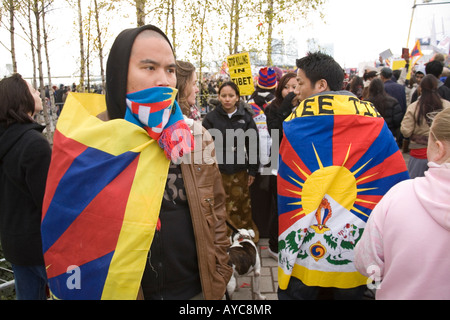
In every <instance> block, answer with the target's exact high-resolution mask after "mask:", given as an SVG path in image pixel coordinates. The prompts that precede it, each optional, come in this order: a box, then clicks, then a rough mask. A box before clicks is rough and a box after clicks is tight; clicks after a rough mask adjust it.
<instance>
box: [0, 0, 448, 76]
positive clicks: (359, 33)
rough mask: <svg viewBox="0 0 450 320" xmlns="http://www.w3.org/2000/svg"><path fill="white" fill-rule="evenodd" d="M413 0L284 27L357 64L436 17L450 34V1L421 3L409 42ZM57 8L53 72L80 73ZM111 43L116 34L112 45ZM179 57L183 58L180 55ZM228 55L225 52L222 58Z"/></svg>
mask: <svg viewBox="0 0 450 320" xmlns="http://www.w3.org/2000/svg"><path fill="white" fill-rule="evenodd" d="M57 1H62V0H57ZM437 2H443V1H442V0H439V1H438V0H433V2H432V3H437ZM444 2H445V1H444ZM422 3H423V0H417V4H422ZM413 4H414V0H328V3H327V5H326V6H325V10H324V14H325V21H326V22H324V21H323V20H320V19H319V17H318V16H314V15H311V16H310V17H308V22H309V23H308V26H307V27H304V28H297V27H296V26H292V28H288V30H287V31H286V30H285V31H284V33H285V34H286V35H290V34H289V32H292V33H293V34H294V36H295V37H296V38H297V40H298V43H299V56H303V55H304V53H305V52H306V50H307V47H306V40H307V39H308V38H315V39H317V41H318V42H319V44H320V45H327V44H333V47H334V57H335V59H336V60H337V61H338V62H339V63H340V64H341V66H342V67H347V68H350V67H358V65H359V63H361V62H365V61H374V60H376V59H377V58H378V55H379V53H381V52H382V51H384V50H386V49H390V50H391V51H392V52H393V53H394V55H397V56H400V55H401V50H402V47H405V46H407V45H408V47H409V48H410V49H412V47H413V46H414V42H415V39H416V37H425V36H429V35H430V33H431V29H432V21H433V18H434V21H435V29H436V32H437V35H438V38H439V37H440V36H441V34H442V32H443V30H444V31H445V33H446V34H447V35H450V14H449V12H450V4H442V5H431V6H418V7H417V8H416V10H415V13H414V19H413V26H412V29H411V36H410V41H409V43H408V44H407V38H408V31H409V25H410V21H411V14H412V6H413ZM57 12H58V14H57V15H56V16H53V17H52V19H56V20H57V26H56V27H54V29H53V34H52V35H51V36H53V38H54V40H53V41H52V42H51V48H52V49H51V50H52V53H51V59H52V63H51V67H52V74H53V75H54V76H57V75H64V76H66V75H71V74H76V69H77V59H78V52H79V49H78V46H79V44H78V43H79V42H78V38H77V35H76V33H75V31H74V30H75V28H74V25H73V24H74V19H75V17H74V16H73V14H74V13H73V12H75V10H74V9H72V10H70V12H69V11H68V10H66V11H64V10H60V11H57ZM49 19H50V17H49ZM134 23H135V20H134V18H133V19H131V18H130V19H129V20H125V19H124V21H120V23H116V24H115V28H116V29H117V31H116V32H115V31H112V33H113V34H117V33H118V32H119V31H120V30H121V29H124V28H128V27H132V26H133V24H134ZM17 27H18V26H17ZM18 28H19V27H18ZM241 28H242V27H241ZM244 28H245V26H244ZM0 39H1V40H2V42H3V43H5V44H8V45H9V34H8V32H7V31H6V30H4V28H2V29H1V30H0ZM16 41H17V46H18V52H17V58H18V61H19V70H18V71H19V73H22V74H23V75H24V76H30V75H31V72H30V70H31V58H30V55H29V53H28V52H29V46H28V45H25V44H24V42H23V41H22V40H20V39H17V40H16ZM111 43H112V40H110V41H109V45H111ZM178 54H179V55H182V54H183V52H180V51H179V52H178ZM179 58H181V59H183V57H182V56H181V57H180V56H179ZM225 58H226V57H223V59H224V60H225ZM8 63H11V57H10V54H9V52H8V51H7V50H5V49H4V48H3V47H1V46H0V76H3V75H4V74H5V65H6V64H8ZM56 82H57V81H56Z"/></svg>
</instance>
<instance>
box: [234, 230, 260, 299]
mask: <svg viewBox="0 0 450 320" xmlns="http://www.w3.org/2000/svg"><path fill="white" fill-rule="evenodd" d="M254 237H255V232H254V231H253V230H252V229H249V230H247V229H238V230H237V232H233V234H232V235H231V237H230V242H231V247H230V249H229V250H228V254H229V256H230V264H231V266H232V267H233V274H232V275H231V279H230V281H229V282H228V285H227V292H228V295H229V296H230V297H232V295H233V293H234V291H238V290H239V286H238V284H237V278H238V277H240V276H245V275H248V274H249V273H251V272H252V271H254V275H255V278H254V279H255V286H254V292H255V294H256V298H257V300H266V297H265V296H263V295H261V292H260V289H259V277H260V275H261V260H260V258H259V254H258V249H257V248H256V245H255V243H254V242H253V238H254Z"/></svg>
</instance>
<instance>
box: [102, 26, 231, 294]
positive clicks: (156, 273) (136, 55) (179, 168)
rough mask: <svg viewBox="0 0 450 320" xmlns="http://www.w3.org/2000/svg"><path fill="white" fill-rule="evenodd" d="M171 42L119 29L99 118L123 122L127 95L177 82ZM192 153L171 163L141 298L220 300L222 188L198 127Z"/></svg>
mask: <svg viewBox="0 0 450 320" xmlns="http://www.w3.org/2000/svg"><path fill="white" fill-rule="evenodd" d="M175 71H176V64H175V57H174V54H173V49H172V46H171V44H170V42H169V40H168V39H167V37H166V36H165V35H164V33H163V32H162V31H161V30H159V29H158V28H156V27H154V26H151V25H147V26H143V27H140V28H135V29H127V30H124V31H123V32H122V33H121V34H119V35H118V37H117V38H116V40H115V42H114V44H113V47H112V49H111V53H110V55H109V58H108V63H107V69H106V81H107V84H106V102H107V111H108V114H107V115H106V118H105V119H104V120H106V119H110V120H113V119H124V118H125V119H126V116H125V113H126V110H127V105H126V103H125V101H126V96H127V93H130V92H138V91H140V90H145V89H147V88H152V87H172V88H175V86H176V72H175ZM190 129H191V132H192V134H193V137H194V141H195V149H194V150H193V151H192V153H187V154H185V155H184V157H183V159H182V161H181V163H180V164H177V163H174V161H173V162H172V163H171V165H170V168H169V173H168V176H167V183H166V187H165V192H164V197H163V200H162V204H161V210H160V214H159V222H158V226H157V230H156V233H155V236H154V238H153V242H152V245H151V248H150V252H149V255H148V259H147V265H146V268H145V271H144V274H143V278H142V282H141V288H142V290H141V291H140V295H139V297H140V298H142V297H143V298H145V299H198V298H200V299H221V298H222V297H223V296H224V294H225V290H226V285H227V283H228V280H229V278H230V276H231V272H232V270H231V268H230V267H229V266H228V255H227V249H228V247H229V241H228V238H227V237H226V234H227V226H226V223H225V221H226V211H225V193H224V190H223V187H222V183H221V176H220V172H219V170H218V166H217V163H216V161H215V157H214V144H213V142H212V141H213V140H212V139H211V137H210V136H207V135H208V134H207V132H205V130H203V129H202V127H201V126H200V127H199V126H198V125H197V124H195V125H193V126H191V127H190Z"/></svg>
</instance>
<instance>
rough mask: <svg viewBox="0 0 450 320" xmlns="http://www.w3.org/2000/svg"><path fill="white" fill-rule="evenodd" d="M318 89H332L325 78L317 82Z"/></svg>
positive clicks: (322, 90)
mask: <svg viewBox="0 0 450 320" xmlns="http://www.w3.org/2000/svg"><path fill="white" fill-rule="evenodd" d="M315 86H316V90H317V91H318V92H324V91H330V87H328V82H327V80H325V79H320V80H319V81H317V82H316V85H315Z"/></svg>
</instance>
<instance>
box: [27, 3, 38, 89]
mask: <svg viewBox="0 0 450 320" xmlns="http://www.w3.org/2000/svg"><path fill="white" fill-rule="evenodd" d="M31 11H32V8H31V1H28V27H29V29H30V47H31V61H32V63H33V80H32V82H31V84H32V85H33V87H34V88H37V87H38V85H37V80H36V54H35V53H36V52H35V51H36V50H35V46H34V36H33V34H34V32H33V23H32V21H31Z"/></svg>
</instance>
